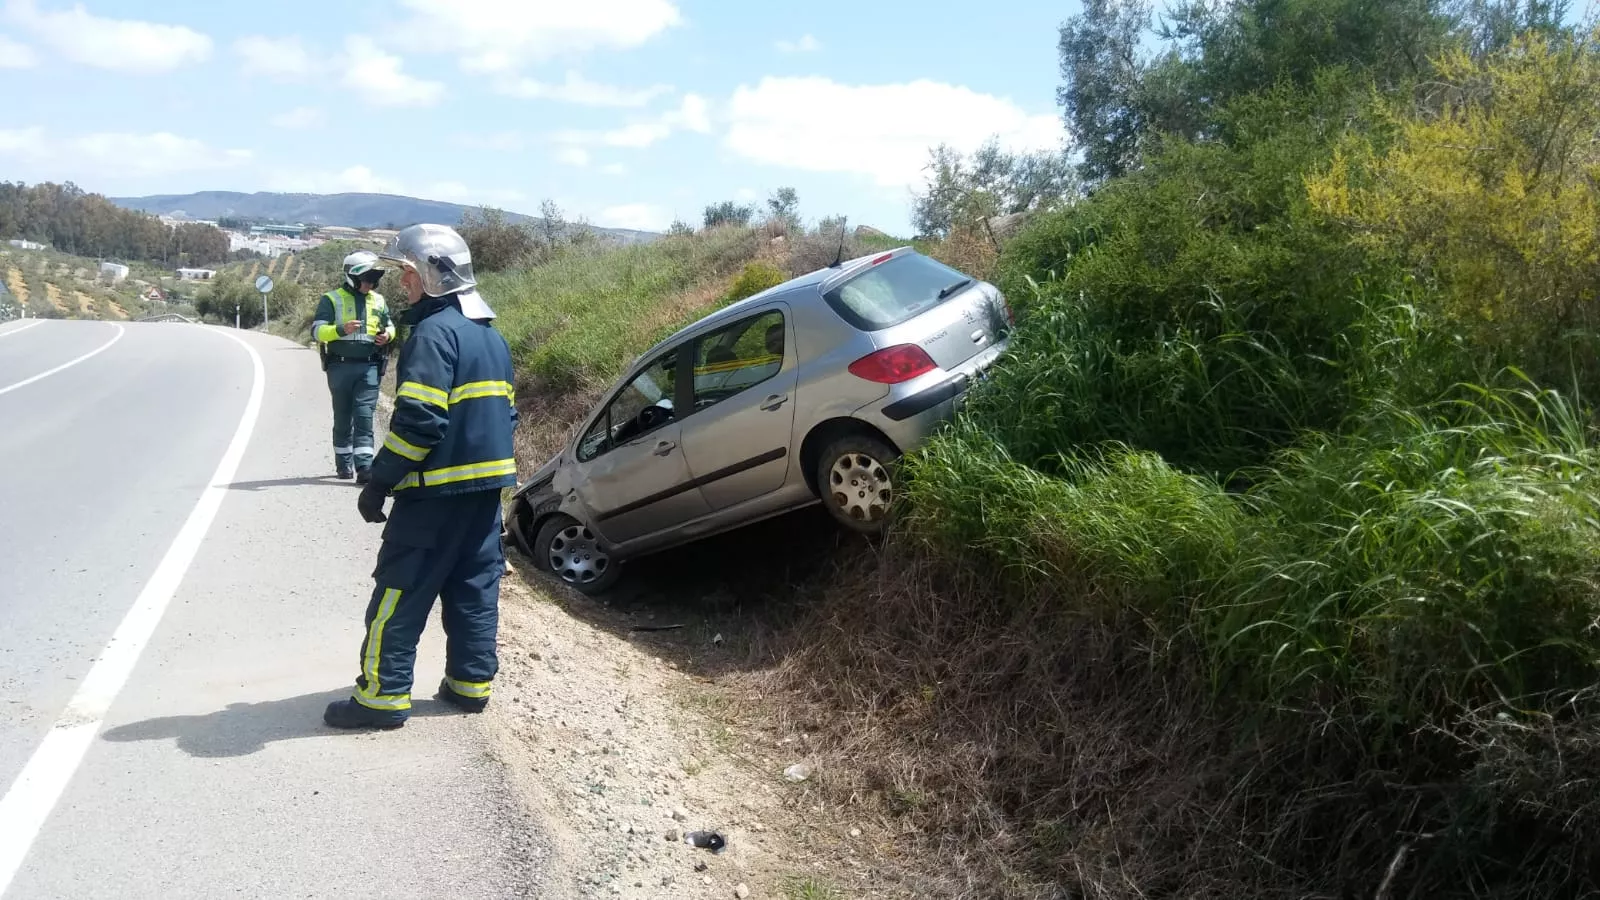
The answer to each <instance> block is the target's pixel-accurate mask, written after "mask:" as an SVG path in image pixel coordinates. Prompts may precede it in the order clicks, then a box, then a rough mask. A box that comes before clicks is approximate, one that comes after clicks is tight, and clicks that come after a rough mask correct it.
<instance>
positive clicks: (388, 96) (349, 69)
mask: <svg viewBox="0 0 1600 900" xmlns="http://www.w3.org/2000/svg"><path fill="white" fill-rule="evenodd" d="M341 65H342V68H343V69H344V85H345V87H347V88H349V89H351V90H353V91H355V92H356V93H358V94H360V95H361V96H362V97H363V98H364V99H365V100H366V101H367V102H369V103H372V104H374V105H377V106H432V105H433V104H435V103H438V102H439V100H440V98H442V97H443V96H444V85H443V84H440V83H439V82H437V81H427V80H425V79H422V78H417V77H415V76H412V75H407V74H406V73H404V72H402V71H400V57H398V56H394V55H392V54H389V53H385V52H383V51H382V50H380V49H378V44H377V42H376V41H374V40H373V39H372V38H369V37H366V36H365V35H352V36H351V37H349V38H347V39H346V40H345V59H344V61H343V62H342V64H341Z"/></svg>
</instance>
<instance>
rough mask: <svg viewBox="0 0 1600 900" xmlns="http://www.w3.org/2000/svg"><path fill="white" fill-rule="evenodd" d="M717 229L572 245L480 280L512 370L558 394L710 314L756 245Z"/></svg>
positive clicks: (743, 234) (744, 232) (748, 236)
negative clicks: (625, 242) (645, 240)
mask: <svg viewBox="0 0 1600 900" xmlns="http://www.w3.org/2000/svg"><path fill="white" fill-rule="evenodd" d="M761 243H762V239H761V236H760V234H759V233H758V232H757V231H755V230H753V229H743V228H729V229H717V230H713V231H711V232H706V233H702V234H697V235H691V236H683V237H668V238H664V239H661V240H658V241H654V242H652V243H649V244H643V245H630V246H626V247H620V248H617V247H601V248H591V247H579V248H574V249H572V250H570V251H568V252H566V253H563V254H561V255H559V256H557V257H556V258H555V259H554V260H552V261H551V262H548V263H546V264H544V265H540V266H537V267H533V268H527V269H521V270H515V271H510V272H504V273H494V274H490V275H486V276H484V277H483V279H482V290H483V293H484V296H485V297H486V298H487V299H488V301H489V303H490V304H491V305H492V306H493V307H494V308H495V312H496V313H497V314H498V315H499V318H498V320H497V322H496V324H497V326H498V327H499V328H500V329H501V331H502V333H504V334H505V336H506V339H507V340H508V341H509V342H510V343H511V347H512V353H513V355H514V356H515V358H516V361H517V365H518V368H519V370H521V371H522V372H523V373H524V374H528V375H535V376H538V377H539V378H540V379H542V380H543V381H544V383H545V384H547V385H549V386H551V388H552V389H555V390H561V389H565V388H568V387H573V386H577V385H592V384H594V383H596V382H604V381H607V380H609V379H610V378H612V377H613V376H615V375H616V374H617V371H618V370H619V369H620V368H621V367H622V366H623V365H625V364H626V363H627V362H628V361H629V360H631V359H632V358H633V357H635V356H636V355H637V354H639V353H640V352H642V351H643V350H645V349H646V348H648V347H649V346H650V345H651V344H652V343H654V342H655V341H656V340H659V339H660V338H662V337H664V336H666V335H667V334H669V333H670V332H671V331H672V330H673V329H675V328H679V327H682V326H683V325H686V324H688V323H689V322H692V321H694V320H695V319H696V318H698V317H700V316H702V315H705V314H706V313H707V312H710V311H711V310H713V309H715V308H716V307H717V306H718V305H720V304H721V303H722V302H724V300H725V296H724V287H723V286H724V283H725V282H726V281H727V279H729V278H730V277H731V276H733V275H734V274H735V273H737V272H739V271H740V270H741V269H742V268H743V266H744V265H745V264H746V263H747V262H749V261H750V260H751V259H753V258H754V257H755V255H756V252H757V250H758V248H759V247H760V246H761Z"/></svg>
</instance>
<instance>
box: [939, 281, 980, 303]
mask: <svg viewBox="0 0 1600 900" xmlns="http://www.w3.org/2000/svg"><path fill="white" fill-rule="evenodd" d="M971 283H972V279H971V278H963V279H961V280H960V281H958V282H956V283H955V284H952V285H950V286H949V287H947V288H945V289H944V290H942V291H940V292H939V299H940V300H943V299H944V298H946V297H948V296H950V295H951V294H954V293H955V292H956V291H959V290H961V289H962V288H964V287H966V286H967V285H969V284H971Z"/></svg>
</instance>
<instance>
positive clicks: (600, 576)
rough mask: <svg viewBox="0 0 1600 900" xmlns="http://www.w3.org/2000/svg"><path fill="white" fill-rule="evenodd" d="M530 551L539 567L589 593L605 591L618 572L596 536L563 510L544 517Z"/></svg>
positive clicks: (613, 561) (619, 574)
mask: <svg viewBox="0 0 1600 900" xmlns="http://www.w3.org/2000/svg"><path fill="white" fill-rule="evenodd" d="M533 551H534V554H535V555H536V557H537V559H538V562H539V566H540V568H543V569H545V570H547V571H548V572H550V573H551V574H552V575H554V576H555V577H557V578H559V579H561V580H562V581H563V582H565V583H566V584H569V585H571V586H573V587H574V588H577V589H578V590H579V591H581V592H582V593H584V594H587V595H589V596H595V595H597V594H602V593H605V591H606V590H607V589H609V588H610V587H611V586H612V585H614V584H616V583H617V579H618V578H619V577H621V575H622V570H621V568H620V567H619V566H618V565H617V563H616V561H615V560H614V559H612V558H611V553H610V551H608V550H607V549H606V548H605V547H604V546H603V545H602V544H601V543H600V539H599V537H598V536H597V535H596V534H595V533H594V532H593V531H591V530H589V527H588V526H587V525H584V524H583V523H582V522H579V521H578V520H577V519H574V518H573V517H571V516H569V515H567V514H565V513H557V514H556V515H553V516H551V517H550V518H548V519H545V520H544V523H543V524H541V525H540V526H539V534H538V536H537V537H536V538H535V539H534V542H533Z"/></svg>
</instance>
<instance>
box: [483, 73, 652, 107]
mask: <svg viewBox="0 0 1600 900" xmlns="http://www.w3.org/2000/svg"><path fill="white" fill-rule="evenodd" d="M500 92H501V93H503V94H507V95H509V96H512V97H521V98H523V99H525V100H558V101H560V102H562V103H575V104H577V105H579V106H616V107H638V106H644V105H645V104H647V103H649V102H650V101H651V100H654V99H655V98H656V97H659V96H661V95H662V94H670V93H672V86H671V85H666V84H653V85H651V86H650V87H647V88H621V87H616V86H614V85H609V84H600V83H598V82H594V81H589V80H588V79H586V78H584V77H583V76H582V75H579V74H578V73H577V72H568V73H567V80H566V81H564V82H562V83H561V84H546V83H544V82H542V81H536V80H534V79H532V78H517V79H513V80H510V81H507V82H505V83H503V84H502V85H501V86H500Z"/></svg>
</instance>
